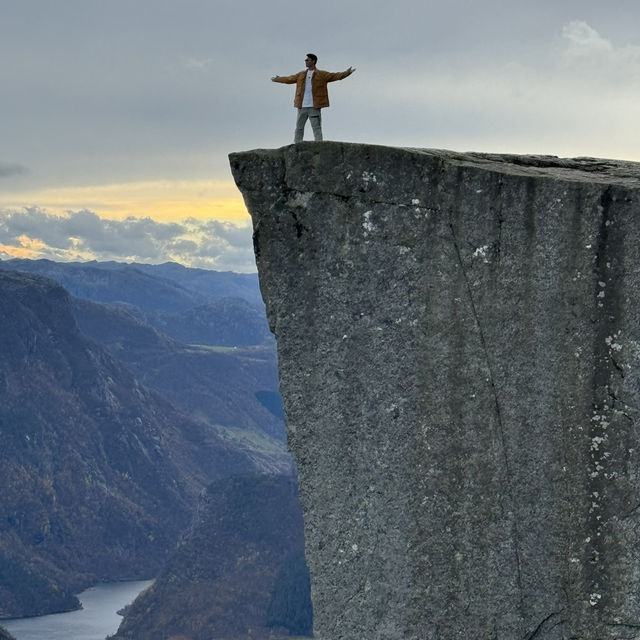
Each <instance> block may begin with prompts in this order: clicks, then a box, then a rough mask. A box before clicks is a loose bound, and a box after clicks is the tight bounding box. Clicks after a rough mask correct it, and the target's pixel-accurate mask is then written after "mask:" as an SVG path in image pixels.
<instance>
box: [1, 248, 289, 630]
mask: <svg viewBox="0 0 640 640" xmlns="http://www.w3.org/2000/svg"><path fill="white" fill-rule="evenodd" d="M43 276H46V277H43ZM53 280H55V281H56V282H54V281H53ZM61 284H62V285H63V286H64V288H63V287H62V286H60V285H61ZM65 289H66V290H65ZM69 293H71V294H72V295H73V296H74V297H72V296H71V295H69ZM0 326H1V327H2V331H1V332H0V483H1V484H0V486H2V488H3V492H2V497H1V498H0V618H2V617H17V616H23V615H40V614H43V613H48V612H53V611H60V610H68V609H70V608H73V607H75V606H78V603H77V600H76V599H75V597H74V596H73V595H72V594H73V593H75V592H77V591H78V590H80V589H82V588H83V587H85V586H88V585H89V584H91V583H93V582H97V581H101V580H122V579H135V578H147V577H150V576H153V575H155V574H156V573H157V572H158V571H159V570H160V568H161V567H162V566H163V563H164V562H165V561H166V559H167V558H168V557H169V554H171V553H172V551H173V548H174V546H175V542H176V540H177V539H178V536H179V535H180V533H181V532H182V531H183V530H184V528H185V527H186V526H187V525H188V523H189V522H190V521H191V518H192V513H193V509H194V507H195V504H196V499H197V495H198V494H199V492H200V491H201V489H202V488H203V487H205V486H207V485H208V484H209V483H211V482H212V481H219V480H222V479H224V478H229V477H232V476H237V475H241V476H246V475H247V474H254V473H271V474H284V475H288V476H290V475H291V474H292V472H293V470H292V463H291V460H290V457H289V455H288V454H287V452H286V447H285V444H284V422H283V413H282V405H281V401H280V396H279V393H278V378H277V369H276V357H275V344H274V341H273V339H272V337H271V335H270V334H269V332H268V328H267V327H266V320H265V318H264V309H263V306H262V301H261V298H260V293H259V289H258V285H257V278H256V277H255V276H252V275H248V276H245V275H241V274H231V273H229V274H224V273H217V272H209V271H204V270H196V269H186V268H184V267H181V266H180V265H173V264H167V265H159V266H150V265H122V264H117V263H86V264H80V263H72V264H62V263H55V262H51V261H46V260H39V261H25V260H10V261H0ZM191 337H193V338H195V339H194V340H193V342H191V340H189V338H191ZM218 486H223V485H218Z"/></svg>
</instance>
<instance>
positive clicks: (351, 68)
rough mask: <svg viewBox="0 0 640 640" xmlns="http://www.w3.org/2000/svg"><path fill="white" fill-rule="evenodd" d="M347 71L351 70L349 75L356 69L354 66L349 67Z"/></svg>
mask: <svg viewBox="0 0 640 640" xmlns="http://www.w3.org/2000/svg"><path fill="white" fill-rule="evenodd" d="M347 71H348V72H349V75H351V74H352V73H353V72H354V71H355V69H354V68H353V67H349V68H348V69H347Z"/></svg>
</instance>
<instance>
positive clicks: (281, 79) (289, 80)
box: [271, 73, 298, 84]
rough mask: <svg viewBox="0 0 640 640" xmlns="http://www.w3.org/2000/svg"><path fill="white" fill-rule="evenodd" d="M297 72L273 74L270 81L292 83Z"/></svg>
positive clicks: (296, 76)
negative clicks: (289, 74) (286, 74)
mask: <svg viewBox="0 0 640 640" xmlns="http://www.w3.org/2000/svg"><path fill="white" fill-rule="evenodd" d="M297 78H298V74H297V73H294V74H293V75H292V76H273V77H272V78H271V82H282V83H283V84H294V83H295V81H296V79H297Z"/></svg>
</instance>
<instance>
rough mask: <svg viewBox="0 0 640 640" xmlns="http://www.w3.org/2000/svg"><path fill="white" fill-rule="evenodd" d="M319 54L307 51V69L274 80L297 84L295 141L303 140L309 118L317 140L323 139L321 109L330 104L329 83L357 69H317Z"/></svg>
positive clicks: (273, 79) (275, 77) (294, 102)
mask: <svg viewBox="0 0 640 640" xmlns="http://www.w3.org/2000/svg"><path fill="white" fill-rule="evenodd" d="M316 62H318V56H316V55H315V54H313V53H307V57H306V58H305V61H304V63H305V65H306V66H307V68H306V70H304V71H300V72H298V73H294V74H293V75H292V76H274V77H273V78H271V80H272V82H282V83H283V84H294V83H295V85H296V97H295V98H294V100H293V106H294V107H295V108H296V109H298V119H297V120H296V132H295V135H294V138H293V141H294V142H302V138H303V135H304V126H305V124H306V123H307V120H310V121H311V129H313V137H314V139H315V140H316V141H319V140H322V117H321V115H320V109H323V108H324V107H328V106H329V92H328V91H327V83H328V82H333V81H334V80H342V79H343V78H346V77H347V76H350V75H351V74H352V73H353V72H354V71H355V69H352V68H351V67H349V68H348V69H347V70H346V71H338V72H336V73H331V72H330V71H322V70H321V69H316Z"/></svg>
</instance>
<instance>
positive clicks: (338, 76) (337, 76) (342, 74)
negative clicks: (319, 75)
mask: <svg viewBox="0 0 640 640" xmlns="http://www.w3.org/2000/svg"><path fill="white" fill-rule="evenodd" d="M354 71H355V68H354V67H349V68H348V69H347V70H346V71H336V72H335V73H332V72H331V71H327V75H326V76H325V79H326V81H327V82H333V81H334V80H343V79H344V78H347V77H349V76H350V75H351V74H352V73H353V72H354Z"/></svg>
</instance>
